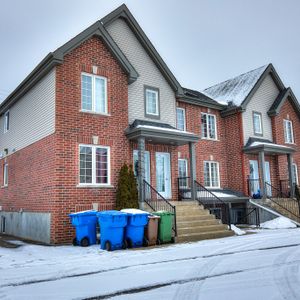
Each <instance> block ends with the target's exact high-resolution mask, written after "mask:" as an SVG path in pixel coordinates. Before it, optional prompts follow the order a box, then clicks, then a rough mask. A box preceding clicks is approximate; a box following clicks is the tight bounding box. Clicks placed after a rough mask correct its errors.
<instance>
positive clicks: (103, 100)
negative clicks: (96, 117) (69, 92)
mask: <svg viewBox="0 0 300 300" xmlns="http://www.w3.org/2000/svg"><path fill="white" fill-rule="evenodd" d="M81 109H82V110H83V111H88V112H94V113H102V114H107V79H106V78H105V77H101V76H96V75H92V74H86V73H82V74H81Z"/></svg>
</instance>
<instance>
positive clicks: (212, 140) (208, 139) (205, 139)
mask: <svg viewBox="0 0 300 300" xmlns="http://www.w3.org/2000/svg"><path fill="white" fill-rule="evenodd" d="M201 140H204V141H211V142H220V140H218V139H210V138H205V137H201Z"/></svg>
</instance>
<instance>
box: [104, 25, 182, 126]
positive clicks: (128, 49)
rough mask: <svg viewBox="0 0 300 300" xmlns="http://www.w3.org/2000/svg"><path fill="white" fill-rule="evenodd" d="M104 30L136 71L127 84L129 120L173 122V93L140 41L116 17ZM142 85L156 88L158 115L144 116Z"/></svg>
mask: <svg viewBox="0 0 300 300" xmlns="http://www.w3.org/2000/svg"><path fill="white" fill-rule="evenodd" d="M107 30H108V32H109V34H110V35H111V36H112V38H113V39H114V41H115V42H116V43H117V45H118V46H119V47H120V49H121V50H122V51H123V53H124V54H125V55H126V57H127V58H128V59H129V61H130V62H131V64H132V65H133V67H134V68H135V69H136V70H137V72H138V73H139V77H138V79H137V80H136V81H135V82H134V83H132V84H131V85H129V86H128V98H129V123H132V122H133V121H134V120H135V119H142V120H152V121H154V122H155V121H157V122H163V123H167V124H170V125H172V126H174V127H175V126H176V106H175V104H176V99H175V93H174V91H173V90H172V88H171V87H170V85H169V84H168V82H167V81H166V80H165V78H164V77H163V75H162V74H161V72H160V71H159V69H158V68H157V67H156V65H155V64H154V62H153V61H152V59H151V58H150V56H149V55H148V54H147V52H146V51H145V49H144V48H143V46H142V45H141V44H140V42H139V41H138V39H137V38H136V37H135V35H134V33H133V32H132V31H131V30H130V28H129V27H128V25H127V24H126V22H125V21H123V20H121V19H117V20H116V21H114V22H113V23H112V24H110V25H108V27H107ZM144 85H146V86H151V87H155V88H158V89H159V95H160V119H149V118H146V117H145V109H144Z"/></svg>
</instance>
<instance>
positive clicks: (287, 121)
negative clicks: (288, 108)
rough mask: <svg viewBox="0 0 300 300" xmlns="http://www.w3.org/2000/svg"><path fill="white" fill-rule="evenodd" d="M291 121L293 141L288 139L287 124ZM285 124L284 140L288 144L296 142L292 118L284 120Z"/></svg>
mask: <svg viewBox="0 0 300 300" xmlns="http://www.w3.org/2000/svg"><path fill="white" fill-rule="evenodd" d="M288 123H290V124H291V138H292V142H289V141H287V124H288ZM283 126H284V142H285V143H286V144H295V140H294V130H293V122H292V121H290V120H285V119H284V120H283Z"/></svg>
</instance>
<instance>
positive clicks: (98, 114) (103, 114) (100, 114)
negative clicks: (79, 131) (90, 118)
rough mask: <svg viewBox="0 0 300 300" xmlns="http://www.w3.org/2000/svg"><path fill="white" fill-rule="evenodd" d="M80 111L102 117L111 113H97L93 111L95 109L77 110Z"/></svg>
mask: <svg viewBox="0 0 300 300" xmlns="http://www.w3.org/2000/svg"><path fill="white" fill-rule="evenodd" d="M79 112H80V113H84V114H90V115H97V116H103V117H110V116H111V114H108V113H107V114H106V113H99V112H95V111H88V110H82V109H81V110H79Z"/></svg>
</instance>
